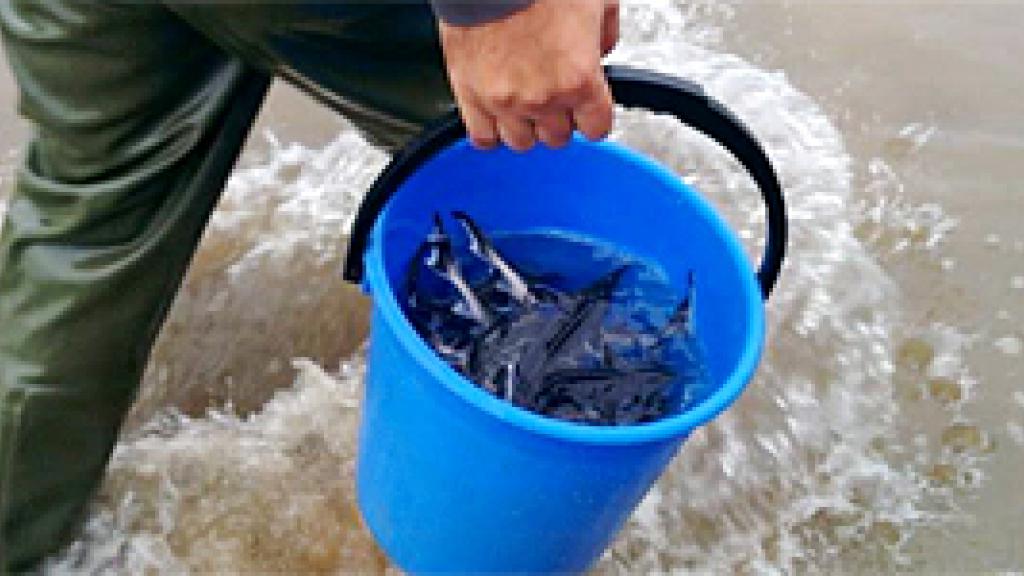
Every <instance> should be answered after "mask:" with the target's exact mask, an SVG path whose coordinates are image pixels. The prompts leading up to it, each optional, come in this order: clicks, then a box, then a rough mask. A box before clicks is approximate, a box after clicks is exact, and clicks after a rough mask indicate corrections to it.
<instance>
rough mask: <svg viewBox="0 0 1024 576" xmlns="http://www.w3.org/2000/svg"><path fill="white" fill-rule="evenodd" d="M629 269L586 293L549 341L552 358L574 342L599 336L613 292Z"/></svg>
mask: <svg viewBox="0 0 1024 576" xmlns="http://www.w3.org/2000/svg"><path fill="white" fill-rule="evenodd" d="M629 268H630V267H629V266H628V265H627V266H621V267H619V268H617V269H615V270H613V271H612V272H610V273H609V274H607V275H606V276H604V277H602V278H600V279H598V280H597V281H596V282H594V283H593V284H591V285H590V286H588V287H587V288H585V289H584V290H583V292H582V293H581V294H580V296H579V299H578V300H577V302H576V306H575V307H574V308H573V310H572V311H571V312H570V313H569V315H568V316H566V317H565V318H564V319H563V320H562V322H561V324H560V325H559V327H558V331H557V332H556V333H555V335H554V336H552V337H551V339H549V340H548V341H547V343H546V347H547V351H548V356H549V357H552V356H555V355H557V354H561V353H563V351H564V350H565V348H566V347H567V345H568V344H569V343H570V342H574V343H579V342H581V341H582V340H585V339H587V338H590V337H592V336H593V335H595V334H597V333H598V331H599V330H600V329H601V325H602V324H603V322H604V317H605V314H606V313H607V312H608V308H609V307H610V306H611V296H612V293H613V292H614V291H615V288H616V286H618V284H619V280H621V279H622V275H623V274H625V273H626V271H627V270H629Z"/></svg>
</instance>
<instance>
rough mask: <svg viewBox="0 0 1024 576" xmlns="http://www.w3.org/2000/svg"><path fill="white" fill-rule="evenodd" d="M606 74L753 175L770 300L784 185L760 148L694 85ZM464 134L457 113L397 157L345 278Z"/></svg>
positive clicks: (623, 99) (779, 256)
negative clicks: (408, 185)
mask: <svg viewBox="0 0 1024 576" xmlns="http://www.w3.org/2000/svg"><path fill="white" fill-rule="evenodd" d="M605 72H606V73H607V76H608V80H609V84H610V85H611V89H612V95H613V96H614V99H615V101H616V102H617V103H618V104H621V105H623V106H625V107H627V108H643V109H646V110H650V111H652V112H657V113H664V114H671V115H672V116H674V117H675V118H677V119H678V120H679V121H680V122H682V123H683V124H685V125H687V126H690V127H692V128H694V129H696V130H698V131H699V132H701V133H703V134H705V135H706V136H708V137H709V138H711V139H713V140H715V141H716V142H718V144H720V145H721V146H722V147H723V148H725V149H726V150H728V151H729V152H730V153H731V154H732V155H733V156H734V157H735V158H736V159H737V160H738V161H739V162H740V164H742V165H743V167H744V168H745V169H746V170H747V172H749V173H750V175H751V177H753V179H754V182H755V183H756V184H757V186H758V188H759V189H760V191H761V196H762V198H763V199H764V203H765V207H766V209H767V228H768V229H767V242H766V243H765V250H764V256H763V257H762V260H761V266H760V268H759V269H758V272H757V278H758V282H759V283H760V285H761V294H762V297H763V298H764V299H767V298H768V295H769V294H770V293H771V291H772V288H773V287H774V286H775V282H776V280H777V279H778V276H779V270H780V269H781V268H782V261H783V259H784V257H785V249H786V236H787V232H788V226H787V221H786V206H785V200H784V198H783V196H782V186H781V185H780V184H779V179H778V176H776V174H775V170H774V169H773V168H772V165H771V162H769V160H768V156H767V155H766V154H765V152H764V150H763V149H762V148H761V146H760V144H758V142H757V140H756V139H755V138H754V137H753V135H752V134H751V133H750V131H749V130H747V128H746V126H744V125H743V123H742V122H740V121H739V120H738V119H737V118H736V117H735V116H733V114H732V113H731V112H729V111H728V110H727V109H726V108H725V107H724V106H722V104H720V103H719V102H717V101H716V100H714V99H712V98H710V97H709V96H707V95H706V94H704V91H703V90H701V88H700V87H699V86H698V85H696V84H694V83H692V82H689V81H686V80H682V79H680V78H675V77H672V76H668V75H665V74H659V73H656V72H650V71H647V70H639V69H636V68H630V67H627V66H607V67H606V68H605ZM465 136H466V128H465V126H464V125H463V124H462V121H461V120H460V118H459V114H458V111H457V110H453V111H451V112H449V113H447V114H445V115H444V116H442V117H441V118H439V119H438V120H437V121H435V122H434V123H432V124H431V125H430V126H428V127H427V128H426V129H425V130H424V131H423V132H422V133H421V134H420V135H419V136H418V137H417V138H416V139H415V140H414V141H413V142H411V143H410V144H409V145H407V146H406V147H405V148H404V149H402V150H401V151H400V152H398V153H397V154H396V155H395V157H394V158H393V159H392V160H391V162H390V163H389V164H388V166H387V167H386V168H385V169H384V171H383V172H382V173H381V175H380V176H379V177H378V178H377V180H376V181H375V182H374V183H373V186H371V187H370V190H369V191H368V192H367V194H366V197H365V199H364V200H363V204H362V206H360V208H359V212H358V213H357V214H356V219H355V222H354V224H353V226H352V234H351V237H350V240H349V248H348V255H347V256H346V260H345V271H344V276H345V279H346V280H348V281H349V282H354V283H359V282H361V281H362V278H363V253H364V252H365V250H366V246H367V243H368V241H369V235H370V231H371V230H372V229H373V225H374V222H376V220H377V216H378V215H379V214H380V212H381V210H383V209H384V206H385V205H386V204H387V201H388V199H389V198H390V197H391V195H392V194H394V192H395V191H396V190H397V189H398V187H399V186H400V185H401V184H402V183H403V182H404V181H405V180H406V179H407V178H408V177H409V176H411V175H412V174H413V173H414V172H415V171H416V170H417V169H418V168H419V167H420V166H421V165H422V164H423V163H424V162H426V161H428V160H429V159H430V158H431V157H433V156H434V155H435V154H437V153H438V152H440V151H442V150H444V149H445V148H447V147H448V146H450V145H451V144H453V143H455V142H457V141H458V140H460V139H461V138H463V137H465Z"/></svg>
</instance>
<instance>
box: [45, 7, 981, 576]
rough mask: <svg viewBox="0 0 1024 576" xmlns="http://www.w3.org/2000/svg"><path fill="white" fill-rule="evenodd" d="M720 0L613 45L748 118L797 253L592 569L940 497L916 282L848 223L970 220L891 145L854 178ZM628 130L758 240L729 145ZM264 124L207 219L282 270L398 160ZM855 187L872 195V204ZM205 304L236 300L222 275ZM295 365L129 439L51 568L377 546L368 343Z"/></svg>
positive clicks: (803, 546)
mask: <svg viewBox="0 0 1024 576" xmlns="http://www.w3.org/2000/svg"><path fill="white" fill-rule="evenodd" d="M715 5H716V4H715V3H713V2H700V3H692V2H686V3H679V4H678V5H675V6H674V5H671V4H666V3H660V2H650V3H647V4H646V5H645V8H643V9H641V8H638V7H637V6H635V5H628V6H627V10H626V13H625V18H624V34H623V37H624V39H623V45H622V47H621V48H620V49H618V50H617V52H616V54H615V57H614V59H615V60H616V61H619V62H627V63H630V64H633V65H639V66H644V67H650V68H654V69H658V70H662V71H665V72H669V73H672V74H677V75H681V76H684V77H687V78H690V79H693V80H695V81H697V82H699V83H700V84H702V85H704V86H705V88H706V89H707V91H708V92H709V93H710V94H711V95H713V96H715V97H716V98H719V99H720V100H722V101H723V102H724V103H725V104H727V105H728V106H729V107H730V108H732V109H734V110H735V112H736V113H737V115H738V116H739V117H740V118H742V119H743V120H744V121H745V122H747V123H748V124H749V125H750V128H751V130H752V131H753V133H754V134H755V135H756V136H757V137H758V138H759V139H761V141H762V142H763V144H764V146H765V148H766V150H767V152H768V154H769V156H770V158H771V159H772V161H773V163H774V164H775V165H776V167H777V169H778V171H779V175H780V177H781V179H782V181H783V183H784V186H785V189H786V195H787V200H788V202H789V214H790V223H791V229H790V250H789V259H788V261H787V264H786V266H785V268H784V269H783V273H782V276H781V278H780V283H779V286H778V288H777V290H776V292H775V293H774V294H773V296H772V298H771V300H770V302H769V304H768V314H767V315H768V319H769V323H770V324H769V327H768V334H769V338H768V347H767V350H766V352H765V357H764V362H763V363H762V365H761V367H760V369H759V372H758V375H757V377H756V379H755V381H754V382H752V383H751V384H750V386H749V388H748V390H747V391H746V392H745V394H744V396H743V397H742V399H741V400H740V401H739V402H738V403H737V405H736V406H734V407H733V408H731V409H730V410H729V411H728V412H727V413H725V414H724V415H722V416H721V417H720V418H718V419H717V420H716V421H715V422H714V423H713V424H712V425H710V426H708V427H706V428H703V429H700V430H698V431H696V432H694V434H693V435H692V437H691V438H690V439H689V441H688V442H687V444H686V445H685V447H684V449H683V450H682V452H681V454H680V455H679V457H678V458H676V459H675V460H674V461H673V462H672V464H671V465H670V467H669V469H668V470H667V472H666V474H665V475H664V476H663V477H662V478H661V479H660V480H659V482H658V483H657V485H656V486H655V488H654V489H653V490H652V491H651V492H650V494H649V495H648V496H647V498H646V499H645V500H644V503H643V504H642V506H641V507H640V510H639V511H638V513H637V514H635V515H634V516H633V517H632V518H631V519H630V521H629V524H628V525H627V527H626V529H625V530H624V531H623V533H622V534H621V536H620V537H619V539H618V540H617V541H616V543H615V545H614V546H613V548H612V550H611V551H610V552H609V553H608V554H607V555H606V556H605V557H604V559H603V560H602V562H601V564H600V566H599V567H598V570H599V571H616V570H620V571H623V572H625V573H665V572H680V571H687V572H694V573H727V572H737V571H753V572H761V573H790V572H794V571H798V568H799V567H801V566H803V567H807V566H810V567H811V568H810V571H812V572H828V571H829V567H830V566H835V565H836V563H837V562H841V561H842V559H841V558H840V554H841V553H840V551H841V550H850V549H867V548H870V549H878V550H879V551H880V553H881V555H882V557H884V558H887V559H888V561H890V562H893V563H897V564H898V563H899V562H900V561H901V560H902V555H901V550H902V546H903V544H904V543H905V542H906V541H907V540H908V538H909V537H910V536H911V535H912V534H913V531H914V529H915V527H917V526H919V525H921V524H922V523H927V522H933V521H937V520H938V519H939V518H940V517H941V513H940V512H939V511H936V510H934V509H933V508H931V507H930V504H929V502H932V501H934V499H935V498H936V497H937V495H936V494H935V493H931V492H929V488H928V487H927V485H926V483H925V482H923V481H922V478H921V475H920V471H919V469H918V468H917V467H915V466H917V464H914V463H911V464H908V465H903V464H900V465H896V464H894V463H892V462H891V461H890V460H889V458H888V457H887V456H886V454H890V453H894V454H895V453H900V452H901V451H903V452H910V451H913V450H914V446H913V445H904V444H903V443H902V441H901V440H900V438H901V437H903V436H908V437H913V436H914V435H915V434H916V433H917V431H916V429H915V428H914V423H913V422H906V421H904V420H902V419H900V418H899V412H898V410H899V408H898V405H897V403H896V401H895V399H894V395H893V388H894V387H893V373H894V364H895V362H894V352H893V348H894V338H895V337H894V333H895V329H896V327H897V326H898V325H899V321H900V320H899V315H900V308H899V297H900V292H899V289H898V287H897V286H895V285H894V284H893V282H892V280H891V279H890V278H889V277H888V276H887V275H886V273H885V272H884V271H883V269H882V268H881V267H880V266H879V264H878V262H877V259H876V256H875V255H874V254H873V253H872V251H871V249H870V247H871V246H873V244H872V242H871V239H870V238H869V239H867V240H864V239H861V238H858V237H857V236H855V235H854V233H853V232H854V228H855V226H856V225H857V224H858V223H859V222H862V221H864V220H865V219H872V218H873V219H874V221H875V223H876V225H877V228H878V229H879V230H880V231H881V232H880V233H882V232H884V233H885V234H890V235H895V236H897V237H898V238H913V239H915V240H914V241H913V242H914V243H912V244H910V245H909V246H908V248H906V249H920V250H924V251H929V252H934V251H936V250H937V247H938V246H939V244H940V243H941V241H942V240H943V238H944V237H945V235H946V234H947V233H949V232H950V231H951V230H952V229H953V228H955V226H956V223H955V220H953V219H952V218H950V217H948V216H946V215H945V213H944V212H943V210H942V209H941V207H938V206H936V205H922V206H912V205H910V204H908V203H907V202H905V201H903V200H901V199H900V198H901V197H902V196H901V194H902V192H901V190H902V184H901V182H900V181H899V178H898V175H897V174H896V173H895V172H894V171H893V170H892V169H891V168H890V167H888V165H887V164H885V162H884V161H882V160H879V159H875V160H873V161H871V162H870V164H869V167H868V168H869V171H870V172H871V173H872V174H873V175H874V178H873V179H872V180H871V184H869V189H868V190H865V191H856V190H855V189H854V186H853V177H852V172H853V169H854V159H853V158H851V157H850V155H849V153H848V152H847V151H846V149H845V147H844V144H843V139H842V136H841V134H839V132H838V131H837V129H836V128H835V126H834V125H833V124H832V123H831V122H830V121H829V119H828V118H827V117H826V115H825V114H824V113H823V112H822V110H821V109H820V107H819V106H818V105H817V104H816V103H815V102H814V101H813V100H811V99H810V98H808V97H807V96H806V95H804V94H802V93H800V92H799V91H797V90H796V89H795V88H794V87H793V86H792V84H791V83H790V82H789V81H788V80H787V78H786V76H785V74H784V73H782V72H779V71H767V70H762V69H759V68H757V67H755V66H753V65H751V64H750V63H748V62H747V61H745V60H743V59H741V58H739V57H737V56H735V55H731V54H728V53H724V52H723V51H722V50H721V48H720V47H719V41H720V29H718V28H716V27H715V26H714V25H712V24H708V22H709V21H710V22H714V21H715V19H716V18H727V17H728V8H727V7H728V6H729V5H724V6H726V8H714V6H715ZM719 10H724V12H723V11H719ZM709 14H710V15H709ZM915 134H916V136H917V137H919V138H924V141H926V140H927V138H926V137H923V136H921V134H920V133H917V132H915V133H914V134H912V136H913V135H915ZM615 138H616V139H617V140H619V141H621V142H624V143H626V144H628V145H630V146H632V147H633V148H635V149H637V150H639V151H642V152H645V153H647V154H649V155H651V156H652V157H654V158H656V159H658V160H660V161H661V162H663V163H664V164H665V165H667V166H669V167H670V168H672V169H674V170H675V171H677V172H678V173H679V174H680V175H681V176H683V177H685V178H687V179H688V180H690V181H692V182H693V183H694V184H695V185H696V186H697V187H698V188H699V189H700V190H701V192H702V193H704V194H706V195H707V196H708V197H709V198H710V199H711V200H712V201H713V202H714V203H715V204H716V205H717V206H718V207H719V208H720V209H721V210H722V212H723V214H724V216H725V217H726V218H727V220H728V221H729V222H730V223H732V224H733V225H734V227H735V228H737V229H739V230H747V231H748V234H747V235H748V236H750V238H749V240H747V241H746V247H747V250H748V251H749V252H750V254H751V255H752V257H757V256H758V254H759V252H760V247H761V243H762V242H763V234H762V232H761V230H762V229H763V226H764V217H763V213H762V206H761V203H760V200H759V199H758V196H757V193H756V190H754V189H753V187H752V185H751V183H750V182H749V180H748V178H747V177H746V176H745V175H744V174H743V172H742V171H741V170H740V168H739V167H738V165H737V164H736V163H735V162H734V161H733V160H731V159H730V158H727V157H726V156H725V155H724V154H723V153H721V151H720V150H718V149H717V148H716V147H715V146H713V145H711V144H710V143H708V142H707V141H705V140H704V139H703V138H701V137H699V136H697V135H695V134H693V133H692V132H690V131H688V130H685V129H682V128H680V127H679V126H677V125H676V124H675V123H674V122H672V121H669V120H667V119H664V118H656V117H651V116H650V115H647V114H643V113H638V112H630V113H621V114H620V115H619V118H618V122H617V129H616V132H615ZM268 141H269V143H270V148H271V151H270V155H269V159H268V160H267V162H265V163H262V164H257V165H254V166H250V167H248V168H245V169H242V170H240V171H238V172H236V174H235V175H234V176H233V177H232V180H231V182H230V184H229V188H228V191H227V194H226V196H225V199H224V202H223V204H222V208H221V210H220V211H219V212H218V214H217V215H216V216H215V218H214V220H213V223H212V226H211V232H210V234H211V235H232V234H235V233H238V234H244V235H248V236H247V237H246V238H243V239H242V240H244V242H243V245H246V246H250V245H251V246H253V248H252V249H246V250H245V251H244V252H243V254H242V255H241V256H240V257H239V258H237V259H236V260H235V261H234V263H233V264H232V268H231V269H232V270H233V271H234V275H235V278H236V279H246V280H247V281H251V280H253V279H255V280H259V279H260V278H261V274H263V275H267V274H268V273H267V272H266V271H267V270H278V269H282V270H285V271H287V270H289V268H288V266H289V262H290V261H291V258H292V257H293V256H294V254H295V253H296V251H297V250H299V249H301V250H303V251H315V252H320V251H323V252H324V253H328V254H332V257H335V256H336V254H334V253H333V252H332V251H337V246H336V245H337V243H338V241H339V237H340V235H341V234H343V232H344V231H345V230H346V229H347V226H348V225H349V223H350V221H351V218H352V216H353V211H354V208H355V206H356V203H357V202H358V200H359V197H360V195H361V193H362V191H363V190H364V189H365V188H366V186H367V185H368V184H369V182H370V181H371V180H372V177H373V175H374V174H375V173H376V172H377V171H378V170H379V168H380V166H381V165H382V163H383V162H384V156H383V154H381V153H379V152H377V151H375V150H373V149H371V148H370V147H368V146H367V145H366V144H365V143H364V142H362V141H361V140H360V139H359V138H358V137H357V136H356V135H355V134H354V133H353V132H351V131H345V132H343V133H342V134H340V135H339V136H338V138H337V139H336V140H335V141H334V142H332V143H331V144H329V145H328V146H326V147H325V148H323V149H321V150H316V149H310V148H306V147H303V146H300V145H297V144H284V143H280V142H277V141H276V140H275V139H274V138H273V136H272V135H270V136H268ZM922 143H923V142H922ZM862 196H867V197H868V198H869V199H870V201H869V202H868V203H867V204H865V205H858V204H856V203H855V202H854V200H855V199H856V198H857V197H862ZM275 274H276V272H275ZM271 276H272V275H271ZM264 288H265V289H266V290H272V289H273V286H266V287H264ZM258 302H259V301H258V300H254V301H252V305H253V306H258V305H259V304H258ZM206 309H209V310H220V309H222V306H221V305H220V304H218V302H217V301H216V300H215V299H214V296H211V300H210V302H209V307H208V308H206ZM925 336H926V337H927V339H928V340H929V341H930V342H932V345H933V346H934V347H935V350H936V356H935V359H934V361H933V362H931V364H930V365H929V368H928V370H929V372H930V374H931V375H933V376H935V375H948V376H950V377H953V378H956V381H957V382H964V383H965V386H967V387H968V389H969V386H970V383H971V378H970V374H969V372H968V370H967V369H966V367H965V366H964V364H963V351H964V350H965V348H966V347H967V346H968V345H969V341H968V340H967V337H964V336H961V335H959V333H957V332H956V331H955V330H954V329H952V328H948V327H942V326H936V327H933V328H932V329H929V330H928V331H927V334H926V335H925ZM299 368H300V373H301V377H300V379H299V382H298V384H297V385H296V386H295V387H294V388H293V389H290V390H288V391H286V392H283V393H280V394H279V395H278V396H277V397H276V398H275V399H274V400H273V401H272V402H270V403H269V404H268V405H267V406H266V407H265V408H264V409H263V410H261V411H260V412H259V413H258V414H256V415H254V416H252V417H250V418H248V419H245V420H242V419H239V418H236V417H233V416H230V415H226V414H220V413H215V414H211V415H210V416H209V417H207V418H201V419H188V418H183V417H180V416H179V417H167V418H163V419H159V420H156V421H154V423H153V424H152V426H150V428H149V432H148V433H147V434H143V435H141V436H138V437H134V438H129V439H126V440H124V441H123V442H122V443H121V444H120V445H119V447H118V449H117V452H116V453H115V457H114V462H113V463H112V467H111V472H110V474H109V477H108V480H107V482H106V484H105V487H104V491H103V497H102V498H101V499H100V500H99V501H98V502H97V504H96V510H95V511H94V513H93V515H92V520H91V521H90V524H89V526H88V527H87V528H86V530H85V532H84V533H83V535H82V536H81V537H80V538H79V541H78V543H77V544H76V545H75V546H74V547H73V548H72V550H70V551H69V552H67V553H65V554H64V555H63V556H61V557H60V558H58V559H56V560H54V563H53V564H52V565H51V569H52V571H54V572H61V571H68V570H73V571H79V570H83V571H94V570H100V569H102V567H104V566H111V565H116V566H125V567H127V568H129V570H128V571H129V572H133V573H134V572H138V571H143V570H147V569H151V570H153V571H157V572H163V573H178V572H181V571H184V570H185V569H189V570H192V571H232V572H245V571H264V572H265V571H269V570H280V571H282V572H301V571H313V570H334V571H346V570H347V571H353V570H360V571H372V570H378V569H382V564H381V559H380V557H379V556H377V552H376V551H375V550H374V549H373V547H372V545H371V544H370V543H369V540H368V537H367V536H366V534H365V533H364V532H361V531H360V530H359V529H358V528H357V523H356V521H355V519H354V518H355V515H354V514H355V513H354V511H353V510H354V508H353V505H352V489H351V470H352V466H353V455H354V450H355V426H356V422H357V409H356V407H355V402H356V401H357V399H358V386H359V385H360V382H361V370H362V367H361V363H360V361H358V360H357V361H355V363H354V364H353V365H352V366H350V367H349V368H348V371H347V372H346V373H344V374H342V375H340V376H337V377H328V376H327V375H325V374H324V373H323V372H322V371H319V370H318V369H317V368H316V367H315V366H312V365H310V364H308V363H302V364H300V366H299ZM173 385H174V383H173V382H168V383H167V386H173ZM955 409H956V408H954V410H955ZM901 426H909V427H910V428H911V430H910V431H909V432H908V431H906V430H903V429H901ZM920 435H921V436H922V437H925V436H924V433H923V432H922V433H920ZM879 439H884V441H885V444H886V450H880V449H879V447H878V442H879ZM926 440H927V438H926ZM908 442H909V441H908ZM926 444H927V443H926ZM924 463H926V461H923V462H922V464H924ZM938 496H941V494H939V495H938ZM944 504H948V503H944ZM940 508H942V509H947V508H949V506H940ZM879 531H881V533H884V534H890V536H886V537H879V536H875V534H877V533H879ZM892 534H894V536H893V535H892Z"/></svg>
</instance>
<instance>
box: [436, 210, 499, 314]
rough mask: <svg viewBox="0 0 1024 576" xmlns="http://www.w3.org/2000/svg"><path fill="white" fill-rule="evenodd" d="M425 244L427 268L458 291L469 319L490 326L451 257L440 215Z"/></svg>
mask: <svg viewBox="0 0 1024 576" xmlns="http://www.w3.org/2000/svg"><path fill="white" fill-rule="evenodd" d="M427 244H428V246H429V247H430V249H429V251H428V253H427V256H426V265H427V267H428V268H431V269H433V270H434V271H436V272H437V273H438V274H440V275H442V276H443V277H444V278H445V279H447V280H448V281H449V282H451V284H452V285H453V286H454V287H455V289H456V290H458V291H459V294H460V295H461V296H462V302H463V303H464V304H465V306H466V311H467V312H468V313H469V316H470V317H471V318H473V319H474V320H476V321H477V322H479V323H481V324H490V322H491V318H490V314H488V313H487V310H486V309H485V308H484V305H483V304H482V303H481V302H480V300H479V299H478V298H477V296H476V294H474V293H473V290H472V288H470V287H469V283H467V282H466V279H465V278H463V276H462V271H461V270H459V263H458V262H457V261H456V260H455V257H454V256H453V255H452V242H451V239H450V238H449V237H448V235H447V234H445V232H444V223H443V222H442V221H441V215H440V214H437V213H435V214H434V229H433V230H432V231H431V233H430V236H428V237H427Z"/></svg>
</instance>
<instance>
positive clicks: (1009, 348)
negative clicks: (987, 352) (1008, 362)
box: [992, 336, 1024, 356]
mask: <svg viewBox="0 0 1024 576" xmlns="http://www.w3.org/2000/svg"><path fill="white" fill-rule="evenodd" d="M992 344H993V345H994V346H995V347H996V349H998V350H999V351H1000V352H1002V353H1003V354H1006V355H1007V356H1019V355H1020V353H1021V350H1022V349H1024V343H1022V342H1021V339H1020V338H1018V337H1016V336H1003V337H1002V338H997V339H996V340H995V341H994V342H992Z"/></svg>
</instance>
